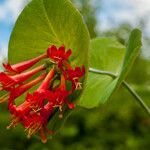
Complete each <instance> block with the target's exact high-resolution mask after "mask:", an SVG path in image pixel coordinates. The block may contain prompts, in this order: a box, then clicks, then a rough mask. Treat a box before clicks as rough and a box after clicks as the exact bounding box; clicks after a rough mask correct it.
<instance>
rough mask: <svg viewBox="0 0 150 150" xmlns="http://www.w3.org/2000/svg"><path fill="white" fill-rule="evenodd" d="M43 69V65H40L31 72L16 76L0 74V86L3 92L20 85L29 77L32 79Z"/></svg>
mask: <svg viewBox="0 0 150 150" xmlns="http://www.w3.org/2000/svg"><path fill="white" fill-rule="evenodd" d="M44 69H45V66H44V65H41V66H39V67H37V68H35V69H33V70H30V71H28V72H24V73H21V74H17V75H13V76H10V75H7V74H6V73H4V72H1V73H0V83H1V84H2V88H3V89H4V90H5V89H6V90H7V89H9V88H12V87H14V86H15V85H17V84H21V83H22V82H24V81H25V80H27V79H29V78H30V77H32V76H33V75H35V74H36V73H38V72H40V71H42V70H44Z"/></svg>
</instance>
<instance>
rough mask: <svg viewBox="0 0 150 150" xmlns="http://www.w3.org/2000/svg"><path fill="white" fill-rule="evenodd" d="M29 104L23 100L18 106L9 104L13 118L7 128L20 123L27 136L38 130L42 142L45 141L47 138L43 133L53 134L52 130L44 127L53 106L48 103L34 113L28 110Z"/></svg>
mask: <svg viewBox="0 0 150 150" xmlns="http://www.w3.org/2000/svg"><path fill="white" fill-rule="evenodd" d="M29 106H30V104H29V103H28V102H24V103H23V104H22V105H20V106H18V107H16V106H14V105H11V110H13V111H12V112H11V113H12V114H13V118H12V121H11V123H10V125H9V126H8V127H7V129H10V128H11V127H16V126H17V125H18V124H19V123H21V124H22V125H23V126H24V127H25V129H26V132H27V137H28V138H30V137H31V136H32V135H34V134H36V133H37V132H39V133H40V136H41V140H42V142H43V143H46V141H47V139H46V135H45V134H46V133H48V134H53V132H52V131H49V130H48V129H47V127H46V126H47V123H48V119H49V117H50V115H51V113H52V111H53V107H52V105H51V104H50V103H48V104H46V105H45V106H44V108H42V110H41V111H40V112H39V113H34V112H32V111H31V110H30V107H29Z"/></svg>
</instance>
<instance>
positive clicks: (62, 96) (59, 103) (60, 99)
mask: <svg viewBox="0 0 150 150" xmlns="http://www.w3.org/2000/svg"><path fill="white" fill-rule="evenodd" d="M70 94H71V91H67V90H66V85H65V78H64V76H63V75H61V84H60V86H59V87H58V88H57V89H56V90H55V91H54V94H53V101H54V105H53V107H55V108H56V107H58V108H59V111H60V114H59V117H60V118H62V117H63V115H62V112H63V106H64V104H67V105H68V107H69V108H70V109H74V107H75V105H74V104H73V103H70V102H69V101H68V100H67V97H68V95H70Z"/></svg>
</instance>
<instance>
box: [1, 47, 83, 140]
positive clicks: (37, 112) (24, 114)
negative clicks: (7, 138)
mask: <svg viewBox="0 0 150 150" xmlns="http://www.w3.org/2000/svg"><path fill="white" fill-rule="evenodd" d="M71 53H72V52H71V50H70V49H69V50H68V51H65V47H64V46H61V47H59V48H57V47H56V46H54V45H52V46H50V47H49V48H48V49H47V53H46V54H43V55H40V56H38V57H36V58H34V59H31V60H28V61H25V62H22V63H18V64H15V65H12V66H11V65H10V64H3V66H4V67H5V69H6V71H5V72H1V73H0V84H1V87H0V91H2V90H5V91H6V92H7V93H6V94H4V95H3V96H2V97H1V98H0V103H1V102H5V101H7V100H8V110H9V111H10V113H11V116H12V120H11V123H10V125H9V126H8V127H7V129H10V128H13V127H16V126H17V125H18V124H19V123H20V124H22V125H23V126H24V128H25V131H26V132H27V137H28V138H30V137H32V136H33V135H34V134H36V133H39V134H40V137H41V141H42V142H43V143H46V141H47V138H46V134H53V133H54V131H50V130H49V129H48V128H47V124H48V121H49V119H50V118H51V117H52V115H53V113H54V112H55V111H57V110H58V111H59V118H60V119H61V118H62V117H63V111H65V109H66V107H64V106H67V107H68V108H69V109H74V108H75V104H74V103H72V102H70V100H69V99H68V98H69V96H70V95H71V94H72V93H73V92H74V91H75V90H77V89H81V88H82V86H81V84H82V83H80V82H79V79H80V78H81V77H82V76H83V75H84V74H85V68H84V66H82V68H80V67H76V68H75V69H73V67H72V66H71V64H70V63H69V57H70V55H71ZM48 57H49V58H50V60H48V61H50V62H53V63H49V62H48V63H46V64H44V65H41V66H39V67H36V68H35V69H32V70H29V71H26V72H24V71H25V70H27V69H29V68H30V67H32V66H33V65H34V64H35V63H37V62H38V61H40V60H41V59H45V58H48ZM51 65H53V67H52V66H51ZM51 67H52V69H51V70H50V68H51ZM42 70H45V73H43V74H42V75H40V76H39V77H37V78H35V79H33V80H29V81H28V79H29V78H30V77H34V75H35V74H36V73H38V72H40V71H42ZM49 70H50V71H49ZM55 80H56V81H57V80H60V84H59V82H58V84H59V85H58V84H55V83H56V82H55ZM40 81H42V82H41V85H40V86H39V87H38V88H37V89H36V90H35V91H34V92H33V93H29V92H28V90H29V89H30V88H32V87H33V86H34V85H36V84H37V83H39V82H40ZM66 81H71V82H72V88H70V89H68V87H66V86H67V84H66ZM25 92H26V96H25V100H24V101H23V103H22V104H20V105H19V106H17V105H16V98H18V97H19V96H21V95H22V94H24V93H25Z"/></svg>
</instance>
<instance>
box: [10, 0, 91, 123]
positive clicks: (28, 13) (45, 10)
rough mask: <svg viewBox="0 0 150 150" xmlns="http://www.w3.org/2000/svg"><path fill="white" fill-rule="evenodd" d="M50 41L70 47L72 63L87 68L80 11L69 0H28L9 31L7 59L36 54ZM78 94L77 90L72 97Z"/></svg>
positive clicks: (86, 38)
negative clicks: (11, 30) (10, 31)
mask: <svg viewBox="0 0 150 150" xmlns="http://www.w3.org/2000/svg"><path fill="white" fill-rule="evenodd" d="M53 44H54V45H56V46H61V45H62V44H63V45H65V47H66V48H67V49H69V48H70V49H71V50H72V55H71V59H70V62H71V64H72V66H73V67H75V66H82V65H84V66H85V68H86V69H87V70H88V49H89V33H88V31H87V28H86V26H85V24H84V22H83V19H82V16H81V15H80V13H79V12H78V11H77V10H76V9H75V8H74V7H73V5H72V4H71V2H70V1H69V0H32V1H31V3H29V4H28V5H27V6H26V7H25V9H24V10H23V12H22V13H21V15H20V16H19V18H18V20H17V22H16V24H15V27H14V29H13V32H12V34H11V38H10V42H9V54H8V57H9V62H10V63H11V64H14V63H17V62H21V61H24V60H27V59H30V58H33V57H35V56H38V55H40V54H42V53H44V52H46V50H47V48H48V47H49V46H50V45H53ZM84 79H85V78H84ZM84 79H83V81H84ZM78 96H79V93H78V95H77V96H76V97H73V98H72V99H73V100H74V99H76V98H78ZM21 99H23V98H21ZM57 117H58V116H57ZM64 118H65V117H64ZM61 121H63V119H62V120H60V119H59V121H58V122H57V123H58V125H59V124H61V123H59V122H61Z"/></svg>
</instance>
